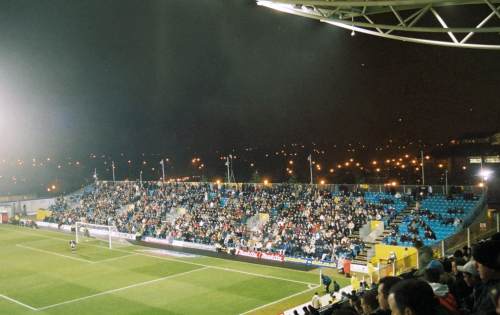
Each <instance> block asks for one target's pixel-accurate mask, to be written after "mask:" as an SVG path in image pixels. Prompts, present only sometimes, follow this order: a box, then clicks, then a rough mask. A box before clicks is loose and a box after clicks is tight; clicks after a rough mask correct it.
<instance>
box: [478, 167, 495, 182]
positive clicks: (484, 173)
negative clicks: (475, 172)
mask: <svg viewBox="0 0 500 315" xmlns="http://www.w3.org/2000/svg"><path fill="white" fill-rule="evenodd" d="M492 174H493V171H492V170H489V169H482V170H480V171H479V176H481V177H482V178H483V179H484V180H485V181H486V180H488V178H490V177H491V175H492Z"/></svg>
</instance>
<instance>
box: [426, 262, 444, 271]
mask: <svg viewBox="0 0 500 315" xmlns="http://www.w3.org/2000/svg"><path fill="white" fill-rule="evenodd" d="M425 269H435V270H437V271H438V272H439V273H440V274H441V273H443V272H444V267H443V264H442V263H441V262H440V261H439V260H431V261H430V262H429V264H428V265H427V267H425Z"/></svg>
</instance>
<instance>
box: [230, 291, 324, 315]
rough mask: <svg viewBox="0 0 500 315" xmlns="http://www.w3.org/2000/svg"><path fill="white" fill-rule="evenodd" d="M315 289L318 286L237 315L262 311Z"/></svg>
mask: <svg viewBox="0 0 500 315" xmlns="http://www.w3.org/2000/svg"><path fill="white" fill-rule="evenodd" d="M317 288H319V285H316V286H315V287H313V288H310V289H306V290H304V291H300V292H297V293H294V294H292V295H289V296H285V297H284V298H281V299H279V300H276V301H273V302H271V303H267V304H264V305H261V306H258V307H256V308H253V309H251V310H248V311H246V312H244V313H241V314H239V315H245V314H249V313H252V312H254V311H258V310H260V309H262V308H264V307H268V306H271V305H274V304H276V303H279V302H282V301H285V300H288V299H291V298H293V297H295V296H297V295H301V294H304V293H306V292H309V291H312V290H314V289H317Z"/></svg>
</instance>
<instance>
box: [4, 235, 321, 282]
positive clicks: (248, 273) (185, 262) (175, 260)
mask: <svg viewBox="0 0 500 315" xmlns="http://www.w3.org/2000/svg"><path fill="white" fill-rule="evenodd" d="M0 229H1V228H0ZM50 232H52V231H50ZM22 233H26V234H32V235H33V234H35V233H30V232H25V231H23V232H22ZM53 233H57V232H53ZM35 235H36V234H35ZM45 237H47V238H50V239H58V240H64V241H67V240H66V239H63V238H57V237H50V236H45ZM86 245H88V246H93V247H99V248H106V249H108V247H105V246H100V245H95V244H86ZM110 250H114V251H117V252H121V253H131V252H130V251H126V250H121V249H117V248H112V249H110ZM134 253H135V254H136V255H141V256H146V257H152V258H156V259H163V260H167V261H174V262H179V263H184V264H188V265H193V266H200V267H210V268H213V269H219V270H223V271H231V272H236V273H242V274H247V275H251V276H255V277H260V278H268V279H275V280H282V281H288V282H294V283H300V284H307V285H309V284H312V285H317V284H316V283H311V282H305V281H299V280H292V279H287V278H281V277H275V276H270V275H263V274H258V273H252V272H247V271H242V270H238V269H231V268H224V267H217V266H212V265H205V264H199V263H194V262H190V261H184V260H178V259H173V258H166V257H161V256H155V255H150V254H145V253H141V252H137V251H135V252H134ZM266 267H270V266H266ZM274 268H277V267H274Z"/></svg>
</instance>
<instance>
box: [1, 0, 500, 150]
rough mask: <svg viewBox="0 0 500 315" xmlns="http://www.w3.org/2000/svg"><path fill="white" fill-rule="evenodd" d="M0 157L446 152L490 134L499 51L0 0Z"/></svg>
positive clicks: (265, 16) (207, 0) (100, 6)
mask: <svg viewBox="0 0 500 315" xmlns="http://www.w3.org/2000/svg"><path fill="white" fill-rule="evenodd" d="M0 43H1V45H0V110H1V116H0V133H1V135H2V136H1V137H2V138H1V139H2V145H1V146H0V155H1V156H7V157H18V156H30V155H44V154H46V155H49V154H50V155H66V156H67V155H84V154H88V153H89V152H107V153H111V154H112V153H116V152H126V153H130V154H139V153H140V152H165V153H168V154H169V155H170V156H174V157H175V156H188V155H191V153H192V152H196V153H200V154H204V153H207V154H208V152H215V151H216V150H221V151H225V150H226V151H227V150H229V149H231V148H242V147H245V146H262V147H266V146H279V145H280V144H281V143H292V142H296V141H298V142H302V143H304V142H305V143H310V142H311V141H314V142H317V143H347V142H350V141H361V142H363V143H377V144H378V143H382V142H385V141H387V140H388V139H410V140H417V139H422V140H424V141H428V142H435V141H445V140H447V139H449V138H451V137H456V136H458V135H460V134H462V133H464V132H481V131H494V130H498V122H499V121H500V103H499V101H498V93H499V88H500V55H499V54H500V52H498V51H480V50H462V49H454V48H443V47H432V46H423V45H417V44H410V43H403V42H397V41H390V40H384V39H380V38H374V37H370V36H368V35H363V34H357V35H356V36H354V37H351V36H350V32H349V31H346V30H342V29H337V28H335V27H332V26H329V25H325V24H323V23H320V22H317V21H312V20H308V19H304V18H300V17H296V16H291V15H287V14H283V13H278V12H275V11H272V10H269V9H266V8H262V7H258V6H257V5H256V4H255V2H254V1H239V0H238V1H237V0H220V1H219V0H196V1H185V0H178V1H173V0H161V1H156V0H155V1H151V0H147V1H129V0H120V1H109V0H108V1H103V0H97V1H93V0H85V1H68V0H64V1H56V0H50V1H31V0H15V1H8V0H3V1H1V2H0Z"/></svg>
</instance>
